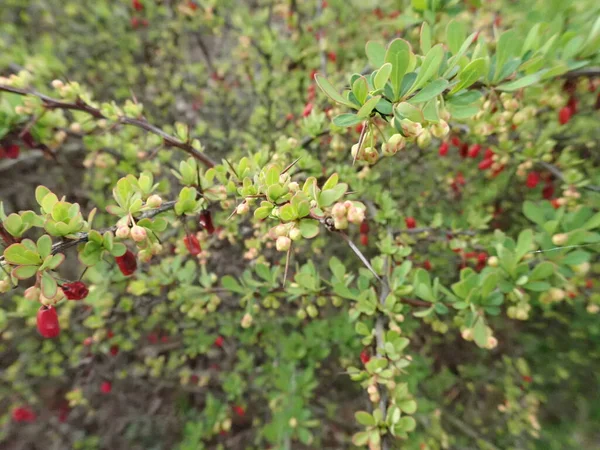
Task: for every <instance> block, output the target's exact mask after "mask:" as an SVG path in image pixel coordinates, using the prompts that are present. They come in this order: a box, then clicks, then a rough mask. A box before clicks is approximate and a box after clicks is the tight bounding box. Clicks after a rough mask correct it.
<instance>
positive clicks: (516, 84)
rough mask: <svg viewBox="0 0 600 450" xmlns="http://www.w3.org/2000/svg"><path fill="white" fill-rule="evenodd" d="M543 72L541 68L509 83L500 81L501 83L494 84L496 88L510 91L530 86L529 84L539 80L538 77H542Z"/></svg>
mask: <svg viewBox="0 0 600 450" xmlns="http://www.w3.org/2000/svg"><path fill="white" fill-rule="evenodd" d="M545 72H546V71H545V70H542V71H540V72H536V73H532V74H531V75H526V76H524V77H521V78H519V79H517V80H515V81H511V82H509V83H502V84H500V85H498V86H496V89H498V90H499V91H506V92H512V91H516V90H519V89H521V88H524V87H527V86H530V85H532V84H535V83H537V82H538V81H540V79H541V78H542V75H543V74H544V73H545Z"/></svg>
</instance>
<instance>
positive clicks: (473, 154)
mask: <svg viewBox="0 0 600 450" xmlns="http://www.w3.org/2000/svg"><path fill="white" fill-rule="evenodd" d="M480 150H481V145H479V144H473V145H471V147H469V151H468V153H467V155H468V156H469V158H477V156H478V155H479V151H480Z"/></svg>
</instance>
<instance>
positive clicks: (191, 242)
mask: <svg viewBox="0 0 600 450" xmlns="http://www.w3.org/2000/svg"><path fill="white" fill-rule="evenodd" d="M183 243H184V244H185V248H187V250H188V252H190V255H193V256H196V255H199V254H200V252H201V251H202V247H200V242H198V238H197V237H196V236H194V235H193V234H189V235H187V236H186V237H184V238H183Z"/></svg>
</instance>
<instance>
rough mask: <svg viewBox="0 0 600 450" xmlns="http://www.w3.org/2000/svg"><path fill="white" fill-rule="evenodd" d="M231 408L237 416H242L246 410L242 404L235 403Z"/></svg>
mask: <svg viewBox="0 0 600 450" xmlns="http://www.w3.org/2000/svg"><path fill="white" fill-rule="evenodd" d="M232 409H233V412H234V413H236V414H237V415H238V417H244V416H245V415H246V410H245V409H244V407H243V406H240V405H235V406H234V407H233V408H232Z"/></svg>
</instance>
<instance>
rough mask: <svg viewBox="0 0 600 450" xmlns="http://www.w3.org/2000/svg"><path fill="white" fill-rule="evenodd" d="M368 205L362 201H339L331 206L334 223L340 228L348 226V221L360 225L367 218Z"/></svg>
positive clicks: (343, 228)
mask: <svg viewBox="0 0 600 450" xmlns="http://www.w3.org/2000/svg"><path fill="white" fill-rule="evenodd" d="M365 211H366V207H365V205H363V204H362V203H360V202H352V201H350V200H346V201H345V202H337V203H336V204H334V205H333V207H332V208H331V215H332V217H333V224H334V226H335V228H336V229H338V230H345V229H346V228H348V223H353V224H355V225H359V224H361V223H362V222H363V220H365Z"/></svg>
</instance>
